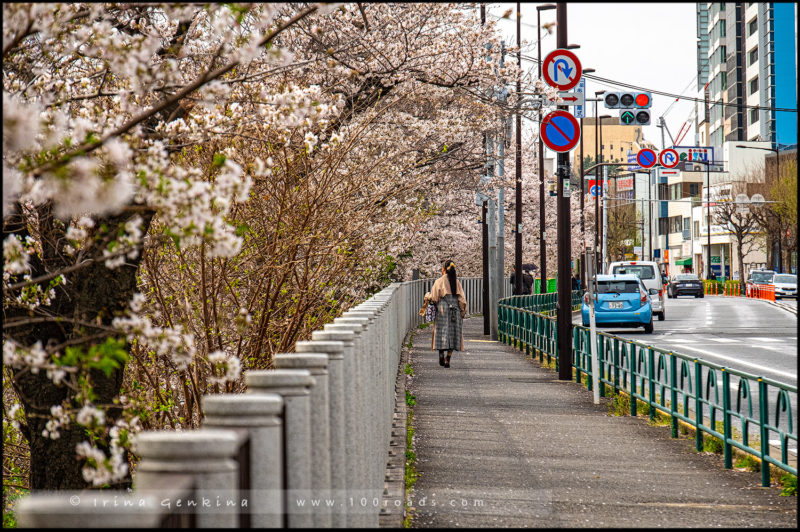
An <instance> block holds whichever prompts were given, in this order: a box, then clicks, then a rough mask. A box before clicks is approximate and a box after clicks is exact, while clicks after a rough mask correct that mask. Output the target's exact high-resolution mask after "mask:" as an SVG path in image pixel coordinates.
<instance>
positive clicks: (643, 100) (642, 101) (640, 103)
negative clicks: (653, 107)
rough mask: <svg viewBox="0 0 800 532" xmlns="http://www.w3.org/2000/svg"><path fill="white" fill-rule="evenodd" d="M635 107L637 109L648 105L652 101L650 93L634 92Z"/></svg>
mask: <svg viewBox="0 0 800 532" xmlns="http://www.w3.org/2000/svg"><path fill="white" fill-rule="evenodd" d="M635 102H636V107H638V108H639V109H644V108H647V107H650V104H651V103H652V101H651V100H650V93H649V92H637V93H636V99H635Z"/></svg>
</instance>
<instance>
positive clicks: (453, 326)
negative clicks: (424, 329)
mask: <svg viewBox="0 0 800 532" xmlns="http://www.w3.org/2000/svg"><path fill="white" fill-rule="evenodd" d="M430 301H431V302H432V303H434V304H436V306H437V309H436V323H435V326H434V328H433V339H432V340H431V349H433V350H438V351H439V365H440V366H444V367H446V368H449V367H450V357H451V356H452V355H453V350H456V351H463V350H464V337H463V335H462V330H461V320H463V319H464V317H465V316H466V315H467V299H466V298H465V297H464V289H463V288H461V283H460V282H458V278H457V277H456V265H455V263H453V261H452V260H446V261H444V264H443V265H442V276H441V277H440V278H438V279H437V280H436V282H435V283H433V288H431V296H430ZM445 351H447V358H445V356H444V352H445Z"/></svg>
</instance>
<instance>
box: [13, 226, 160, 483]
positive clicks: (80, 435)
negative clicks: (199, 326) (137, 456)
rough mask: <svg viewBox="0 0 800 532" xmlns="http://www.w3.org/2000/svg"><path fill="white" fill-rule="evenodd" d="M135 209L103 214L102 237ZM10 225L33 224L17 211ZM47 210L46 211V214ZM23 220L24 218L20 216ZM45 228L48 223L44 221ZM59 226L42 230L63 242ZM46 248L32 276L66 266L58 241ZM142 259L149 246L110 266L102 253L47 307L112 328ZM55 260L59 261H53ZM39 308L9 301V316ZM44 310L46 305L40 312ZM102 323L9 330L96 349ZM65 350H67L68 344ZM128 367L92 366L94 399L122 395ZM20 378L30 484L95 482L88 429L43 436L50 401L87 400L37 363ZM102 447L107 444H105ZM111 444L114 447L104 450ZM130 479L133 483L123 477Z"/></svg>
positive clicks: (71, 404)
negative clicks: (85, 448)
mask: <svg viewBox="0 0 800 532" xmlns="http://www.w3.org/2000/svg"><path fill="white" fill-rule="evenodd" d="M131 217H132V215H130V214H120V215H117V216H112V217H108V218H105V219H101V220H97V225H96V227H103V226H104V225H105V226H106V227H107V229H106V231H105V232H101V231H98V234H97V235H96V237H99V238H97V239H96V240H95V242H97V241H98V240H102V239H103V236H105V235H116V234H117V229H118V228H119V227H120V226H122V225H124V224H125V223H126V222H127V221H128V220H129V219H130V218H131ZM152 217H153V213H152V212H150V213H145V214H143V215H142V218H143V220H144V222H143V228H142V230H143V232H145V233H146V232H147V229H148V227H149V225H150V221H151V220H152ZM11 218H12V220H10V221H9V222H7V223H6V224H5V227H4V237H5V236H7V235H8V234H9V233H12V232H13V233H15V234H18V235H21V236H22V238H24V237H25V236H26V234H27V229H26V227H25V226H24V224H19V223H18V222H19V219H20V218H21V217H19V216H15V217H11ZM41 219H42V217H41V216H40V220H41ZM15 222H16V223H15ZM40 229H47V228H46V227H45V226H40ZM55 236H56V235H54V234H53V233H52V232H48V231H45V230H43V231H42V234H41V237H42V241H43V248H44V247H45V246H44V243H46V242H56V241H58V239H57V238H55ZM43 251H45V252H44V253H43V258H42V259H41V260H40V259H38V258H37V257H31V259H32V260H31V270H32V271H31V277H33V278H35V277H37V276H40V275H45V274H47V273H49V272H50V271H57V270H58V269H60V267H63V264H64V262H65V261H64V257H63V256H59V253H58V251H59V250H57V249H55V248H53V249H51V250H50V252H48V251H47V250H43ZM90 251H91V252H90V253H87V255H88V256H102V249H101V248H100V246H99V245H98V246H95V247H93V248H91V250H90ZM140 260H141V252H140V253H139V255H138V257H137V258H136V259H133V260H131V259H126V262H125V264H124V265H122V266H120V267H118V268H116V269H113V270H111V269H108V268H107V267H106V266H105V264H104V262H103V261H102V260H99V261H98V262H96V263H93V264H91V265H89V266H86V267H85V268H83V269H81V270H78V271H76V272H73V273H71V274H68V275H67V276H66V277H67V283H66V284H64V285H61V286H59V287H57V288H56V295H55V297H54V298H53V300H52V302H51V304H50V305H49V306H48V307H47V311H49V313H52V315H54V316H56V317H59V316H60V317H63V318H65V319H72V320H79V321H82V322H85V323H86V322H88V323H98V325H102V326H105V327H109V326H110V325H111V321H112V320H113V319H114V318H115V317H117V316H121V315H123V314H124V313H125V312H126V311H127V309H128V304H129V302H130V300H131V298H132V297H133V294H134V293H135V291H136V271H137V269H138V266H139V262H140ZM53 266H55V267H53ZM32 315H34V312H32V311H29V310H27V309H24V308H18V307H7V308H6V309H5V320H6V321H10V320H22V319H24V318H26V317H29V316H32ZM36 315H38V316H41V315H42V313H41V312H36ZM98 331H99V330H97V329H93V328H91V327H89V326H79V325H74V324H73V323H69V322H64V321H61V322H56V321H51V322H44V323H34V324H27V325H21V326H17V327H14V328H12V329H11V330H10V331H9V332H10V334H9V336H11V337H12V338H14V339H15V340H16V341H17V342H19V343H20V344H21V345H24V346H32V345H34V344H35V343H36V342H37V341H41V343H42V345H43V346H47V345H48V343H54V344H56V345H58V344H62V343H63V342H66V341H71V342H75V341H76V340H79V339H80V338H82V337H86V340H85V341H84V342H80V341H78V342H75V343H72V345H73V346H76V347H80V348H81V349H82V350H84V351H88V350H89V349H90V348H91V347H92V346H94V345H100V344H102V343H103V342H105V340H106V338H107V337H108V336H111V335H105V334H103V335H99V337H97V338H93V336H94V335H96V334H97V333H98ZM59 351H62V352H63V349H60V350H59ZM123 373H124V366H123V367H122V368H120V369H118V370H116V371H113V372H111V374H110V375H109V376H108V377H107V376H106V375H105V374H104V373H103V372H102V371H100V370H91V371H89V372H88V378H89V381H90V383H91V386H92V389H93V391H94V393H95V396H96V397H95V399H94V402H95V403H96V404H99V405H110V404H112V401H113V399H114V398H115V397H116V396H117V395H118V394H119V392H120V388H121V386H122V377H123ZM12 374H13V377H14V380H13V386H14V389H15V391H16V392H17V394H18V395H19V398H20V401H21V403H22V405H23V407H24V410H25V424H24V425H22V429H23V435H24V436H25V437H26V438H27V440H28V443H29V446H30V456H31V458H30V487H31V489H32V490H58V489H82V488H85V487H87V482H86V481H85V480H84V479H83V474H82V472H81V469H82V467H83V463H82V462H81V461H79V460H76V457H75V446H76V445H77V444H78V443H79V442H81V441H84V440H87V436H86V434H85V429H84V428H83V427H81V426H79V425H76V424H71V425H69V426H68V427H62V428H61V429H60V430H59V431H60V434H61V435H60V437H59V438H58V439H55V440H53V439H51V438H49V437H45V436H43V435H42V431H43V430H44V429H45V424H46V423H47V421H48V420H49V418H50V407H52V406H54V405H60V404H62V403H63V402H64V401H66V403H67V404H66V405H65V407H67V408H80V407H82V406H83V405H82V404H77V403H76V402H75V401H74V398H75V391H74V390H73V389H71V388H69V387H67V386H64V385H58V386H57V385H55V384H54V383H53V382H52V381H51V380H50V379H49V378H48V377H47V376H46V373H45V371H40V372H39V373H38V374H32V373H31V371H30V369H22V370H16V371H13V372H12ZM105 410H106V420H107V421H106V422H107V423H108V424H112V423H113V422H114V421H115V420H116V419H117V418H119V416H120V414H121V409H120V408H119V407H108V408H106V409H105ZM101 448H102V447H101ZM103 450H104V451H106V452H107V451H108V449H103ZM123 484H125V482H123Z"/></svg>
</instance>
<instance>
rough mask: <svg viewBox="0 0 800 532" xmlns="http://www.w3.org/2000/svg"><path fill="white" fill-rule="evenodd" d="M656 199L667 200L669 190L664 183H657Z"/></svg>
mask: <svg viewBox="0 0 800 532" xmlns="http://www.w3.org/2000/svg"><path fill="white" fill-rule="evenodd" d="M658 199H659V200H667V199H669V189H668V188H667V185H666V184H665V183H659V185H658Z"/></svg>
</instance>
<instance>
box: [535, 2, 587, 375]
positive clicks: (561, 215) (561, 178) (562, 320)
mask: <svg viewBox="0 0 800 532" xmlns="http://www.w3.org/2000/svg"><path fill="white" fill-rule="evenodd" d="M556 28H557V35H556V46H557V47H558V48H566V47H567V4H566V3H564V2H559V3H558V4H557V7H556ZM540 68H541V66H540ZM558 108H559V109H564V110H566V109H567V107H566V106H559V107H558ZM539 137H540V138H541V134H540V135H539ZM569 178H570V165H569V153H559V154H558V305H557V328H558V379H559V380H572V272H571V266H570V259H571V258H572V249H571V248H572V245H571V235H570V206H569V203H570V197H569ZM581 179H583V176H581ZM565 182H566V184H567V186H566V187H565V186H564V185H565ZM565 188H566V191H567V193H566V194H565Z"/></svg>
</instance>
